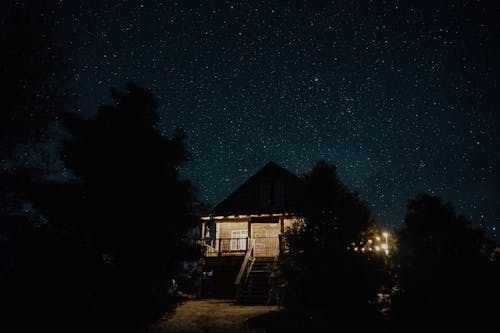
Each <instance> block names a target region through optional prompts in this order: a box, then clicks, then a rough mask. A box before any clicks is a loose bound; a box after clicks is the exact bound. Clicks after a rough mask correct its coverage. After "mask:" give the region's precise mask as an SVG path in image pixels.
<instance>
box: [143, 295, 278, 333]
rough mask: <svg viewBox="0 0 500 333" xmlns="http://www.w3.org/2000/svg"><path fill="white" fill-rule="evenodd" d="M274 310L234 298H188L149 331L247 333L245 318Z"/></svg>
mask: <svg viewBox="0 0 500 333" xmlns="http://www.w3.org/2000/svg"><path fill="white" fill-rule="evenodd" d="M272 311H276V306H265V305H259V306H248V305H236V304H234V300H187V301H185V302H184V303H182V304H181V305H180V306H179V307H178V308H177V309H176V310H175V312H174V313H173V314H171V315H170V316H168V317H167V318H164V319H162V320H161V321H160V322H159V323H158V324H156V325H155V326H154V327H153V328H152V329H151V330H150V333H174V332H175V333H194V332H196V333H238V332H241V333H247V332H248V333H250V332H256V333H257V332H264V331H263V330H261V329H250V328H248V327H247V325H246V321H247V320H248V319H251V318H255V317H258V316H261V315H265V314H267V313H270V312H272Z"/></svg>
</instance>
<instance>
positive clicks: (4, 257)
mask: <svg viewBox="0 0 500 333" xmlns="http://www.w3.org/2000/svg"><path fill="white" fill-rule="evenodd" d="M1 7H2V10H1V14H0V45H1V46H2V52H0V83H1V87H2V88H1V90H0V100H1V104H0V294H1V295H2V297H1V298H0V299H1V300H0V303H1V304H0V307H2V308H3V309H8V310H6V311H2V313H1V314H0V331H8V332H16V331H21V332H22V331H31V330H33V329H34V327H35V325H37V326H36V327H43V323H42V322H41V321H39V322H38V323H37V324H34V322H36V321H37V319H43V318H42V317H41V316H40V317H37V316H36V314H37V313H40V312H43V311H41V309H44V308H45V304H44V301H43V299H42V298H41V297H37V296H36V295H37V290H38V291H41V290H44V288H45V287H46V285H45V282H47V280H46V279H45V277H46V274H44V272H46V271H48V270H49V269H48V264H50V263H51V264H55V263H58V264H61V265H64V264H63V263H64V262H65V261H66V260H62V261H58V260H57V259H56V258H57V257H58V255H60V253H57V252H53V251H52V250H54V247H53V244H55V243H57V242H59V240H60V237H59V236H58V235H57V234H56V233H54V232H53V230H51V229H50V227H48V226H47V224H46V221H45V220H43V219H41V218H40V216H39V215H37V214H35V212H34V211H33V210H32V209H31V208H32V207H30V204H29V200H27V198H26V196H24V195H23V194H24V190H23V189H25V185H26V184H27V183H29V182H30V181H32V180H34V179H36V178H40V177H43V175H44V174H45V170H44V169H45V168H46V160H45V157H46V156H47V151H48V150H47V148H48V147H49V146H50V145H49V144H48V142H49V141H50V139H51V135H52V134H53V132H52V131H51V128H52V125H53V124H54V123H55V122H56V121H57V117H58V114H60V113H61V112H62V111H63V110H64V111H65V110H66V108H67V107H68V102H69V98H68V95H69V94H68V91H67V89H66V87H67V85H68V80H67V79H68V64H69V62H68V57H67V53H66V45H65V42H64V41H63V40H62V39H59V38H58V37H59V36H58V33H59V23H60V19H59V18H60V16H59V14H60V13H59V11H60V9H61V1H57V0H47V1H23V0H19V1H7V2H5V3H2V5H1ZM42 258H52V261H51V262H50V263H49V262H47V261H44V260H41V259H42ZM44 264H47V265H44ZM57 276H58V275H52V277H57ZM59 276H60V277H62V276H61V275H59ZM52 281H54V280H52ZM35 286H36V288H37V289H35ZM31 291H33V293H32V292H31ZM38 295H41V294H40V293H38ZM51 296H52V295H45V300H46V299H49V298H50V297H51ZM61 308H62V307H61ZM60 315H61V316H64V315H65V314H64V313H63V312H60ZM27 318H30V319H29V320H28V319H27Z"/></svg>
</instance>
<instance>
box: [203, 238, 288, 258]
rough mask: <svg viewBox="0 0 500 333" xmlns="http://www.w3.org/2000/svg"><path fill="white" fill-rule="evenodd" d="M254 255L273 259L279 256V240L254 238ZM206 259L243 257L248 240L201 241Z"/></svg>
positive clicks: (247, 246) (218, 239)
mask: <svg viewBox="0 0 500 333" xmlns="http://www.w3.org/2000/svg"><path fill="white" fill-rule="evenodd" d="M252 240H253V241H254V242H255V245H254V250H253V251H254V255H255V256H256V257H275V256H277V255H278V254H279V249H280V240H279V237H278V236H275V237H255V238H252ZM202 244H203V245H204V247H205V256H206V257H221V256H244V255H245V254H246V252H247V249H248V248H249V244H250V243H249V238H248V237H245V238H217V239H212V240H209V239H205V240H203V241H202Z"/></svg>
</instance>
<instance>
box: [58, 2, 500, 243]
mask: <svg viewBox="0 0 500 333" xmlns="http://www.w3.org/2000/svg"><path fill="white" fill-rule="evenodd" d="M429 3H432V6H431V5H429ZM442 3H444V4H441V1H434V2H425V4H424V2H421V1H391V0H388V1H366V2H365V1H306V2H305V1H196V2H194V1H177V2H175V1H107V0H103V1H99V2H97V1H95V3H94V1H64V2H63V8H64V15H63V17H62V19H61V22H62V24H61V27H62V28H63V29H62V30H63V33H64V35H65V38H68V39H71V41H72V45H73V49H72V50H71V55H72V61H73V66H74V74H75V82H74V87H75V89H76V91H77V92H78V94H79V99H78V108H79V109H80V111H81V112H82V113H84V114H87V115H90V114H92V113H93V112H95V110H96V109H97V107H98V106H99V105H102V104H103V103H107V102H109V97H108V95H109V94H108V88H109V87H111V86H115V87H116V86H123V84H124V83H126V82H128V81H134V82H137V83H139V84H140V85H143V86H144V87H147V88H150V89H151V90H152V91H153V92H154V93H155V94H156V95H157V96H158V97H159V98H160V101H161V105H162V106H161V112H162V127H163V128H164V130H165V133H166V134H170V133H171V131H172V130H173V129H174V128H175V127H181V128H184V129H185V130H186V131H187V133H188V135H189V140H188V145H189V149H190V151H191V153H192V157H193V159H192V161H191V162H189V163H188V164H186V166H185V168H184V170H183V172H184V175H185V176H186V177H189V178H190V179H192V181H193V182H194V184H195V185H196V186H197V187H198V189H199V193H200V198H201V199H202V200H204V201H206V202H208V203H210V204H216V203H217V202H219V201H220V200H222V199H223V198H224V197H225V196H227V195H228V194H229V193H230V192H231V191H232V190H234V189H235V188H236V187H237V186H239V185H240V184H241V183H242V182H243V181H245V180H246V179H247V178H248V177H249V176H251V175H252V174H253V173H255V172H256V171H257V170H258V169H259V168H261V167H262V166H263V165H264V164H265V163H266V162H268V161H270V160H273V161H275V162H277V163H278V164H280V165H282V166H284V167H286V168H288V169H289V170H290V171H292V172H295V173H297V174H302V173H304V172H306V171H308V170H310V168H311V167H312V165H313V163H314V162H315V161H317V160H319V159H325V160H327V161H329V162H331V163H334V164H335V165H337V167H338V170H339V173H340V175H341V177H342V178H343V179H344V181H345V182H346V183H347V184H348V185H350V186H351V188H353V189H355V190H357V191H359V192H360V194H361V195H362V197H363V198H365V199H366V200H368V201H369V202H370V203H371V204H372V206H373V210H374V212H375V214H376V217H377V223H378V224H379V225H381V226H399V225H401V220H402V218H403V215H404V208H405V205H406V202H407V200H408V199H409V198H411V197H413V196H414V195H415V194H416V193H417V192H420V191H426V192H430V193H433V194H437V195H440V196H442V197H444V198H445V199H446V200H449V201H452V202H453V203H454V204H455V206H456V207H457V208H458V211H459V212H462V213H465V214H467V215H469V216H471V217H472V219H473V220H474V221H475V223H476V224H481V225H482V226H483V227H485V228H486V229H487V230H488V231H489V232H490V233H492V234H494V233H495V231H494V228H495V227H496V228H498V227H499V226H500V173H499V171H500V150H499V147H500V136H499V133H500V115H499V112H500V99H499V98H500V89H499V79H500V66H499V60H498V59H500V33H499V32H500V28H499V24H500V15H499V6H500V5H499V4H498V2H496V1H491V2H485V1H463V2H460V1H443V2H442Z"/></svg>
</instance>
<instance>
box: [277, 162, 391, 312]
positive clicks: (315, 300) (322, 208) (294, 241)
mask: <svg viewBox="0 0 500 333" xmlns="http://www.w3.org/2000/svg"><path fill="white" fill-rule="evenodd" d="M304 184H305V186H304V187H305V188H304V203H305V206H304V209H303V215H304V217H305V220H304V221H303V222H301V223H296V224H295V225H294V226H293V227H292V228H291V229H290V230H289V231H288V232H287V234H286V235H285V239H286V242H287V247H288V252H287V253H285V254H283V255H282V256H281V258H280V259H281V260H280V268H279V269H280V272H281V274H282V278H283V279H285V280H286V281H287V283H288V293H287V295H286V297H287V300H286V303H287V305H289V306H293V305H321V306H346V305H347V306H353V307H358V308H367V307H369V302H370V301H373V300H374V299H375V297H376V293H377V291H378V290H379V288H380V278H381V276H380V274H379V268H382V267H381V265H382V264H383V263H382V262H381V261H380V259H379V257H377V256H375V255H361V254H359V253H355V252H353V251H352V250H348V249H347V247H348V246H349V244H350V243H351V242H352V241H357V240H359V239H360V237H361V236H362V234H363V232H365V231H366V230H367V228H368V227H371V226H372V225H373V218H372V216H371V212H370V209H369V207H368V205H367V203H366V202H365V201H363V200H361V199H360V198H359V196H358V194H357V193H355V192H352V191H350V190H349V189H348V188H347V186H346V185H344V184H343V183H342V181H341V180H340V178H339V176H338V174H337V171H336V168H335V167H334V166H332V165H329V164H327V163H326V162H323V161H321V162H318V163H317V164H316V165H315V166H314V168H313V169H312V171H311V172H310V173H308V174H306V175H305V177H304Z"/></svg>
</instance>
